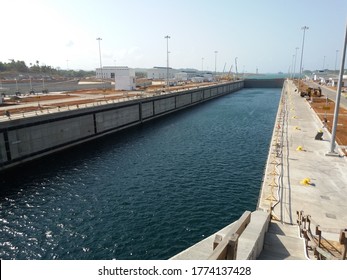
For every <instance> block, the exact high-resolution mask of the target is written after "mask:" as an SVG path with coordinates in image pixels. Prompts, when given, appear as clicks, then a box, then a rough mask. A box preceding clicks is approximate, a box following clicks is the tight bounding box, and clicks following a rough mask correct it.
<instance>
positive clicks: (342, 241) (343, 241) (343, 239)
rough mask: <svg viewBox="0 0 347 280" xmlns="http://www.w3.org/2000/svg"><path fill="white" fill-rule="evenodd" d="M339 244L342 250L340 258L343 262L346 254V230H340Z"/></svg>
mask: <svg viewBox="0 0 347 280" xmlns="http://www.w3.org/2000/svg"><path fill="white" fill-rule="evenodd" d="M339 241H340V244H343V245H344V246H343V249H342V256H341V259H342V260H345V259H346V254H347V230H346V229H345V230H341V232H340V238H339Z"/></svg>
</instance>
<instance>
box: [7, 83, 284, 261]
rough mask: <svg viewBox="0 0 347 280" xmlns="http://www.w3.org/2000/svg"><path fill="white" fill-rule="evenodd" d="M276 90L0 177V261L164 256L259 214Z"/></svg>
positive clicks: (249, 93)
mask: <svg viewBox="0 0 347 280" xmlns="http://www.w3.org/2000/svg"><path fill="white" fill-rule="evenodd" d="M279 98H280V89H244V90H241V91H239V92H236V93H233V94H229V95H226V96H224V97H220V98H217V99H215V100H212V101H209V102H207V103H204V104H201V105H199V106H196V107H193V108H189V109H187V110H184V111H181V112H178V113H175V114H173V115H170V116H167V117H163V118H161V119H158V120H155V121H152V122H149V123H146V124H144V125H142V126H138V127H135V128H132V129H128V130H126V131H124V132H121V133H115V134H112V135H109V136H106V137H104V138H102V139H98V140H96V141H93V142H90V143H87V144H84V145H81V146H79V147H75V148H72V149H69V150H67V151H64V152H61V153H58V154H56V155H53V156H49V157H47V158H44V159H42V160H38V161H36V162H33V163H31V164H28V165H27V166H25V167H22V168H18V169H16V170H13V171H12V172H11V173H8V174H6V175H5V174H1V175H0V176H1V178H0V186H1V188H0V258H1V259H82V260H84V259H92V260H96V259H103V260H106V259H142V260H144V259H168V258H170V257H171V256H173V255H175V254H177V253H179V252H180V251H182V250H184V249H186V248H187V247H189V246H191V245H193V244H194V243H196V242H198V241H200V240H201V239H203V238H205V237H207V236H209V235H211V234H213V233H214V232H215V231H217V230H219V229H220V228H222V227H224V226H226V225H227V224H229V223H231V222H233V221H234V220H235V219H237V218H238V217H239V216H240V215H241V214H242V213H243V212H244V211H245V210H255V209H256V204H257V200H258V195H259V191H260V187H261V180H262V176H263V171H264V167H265V163H266V158H267V153H268V149H269V145H270V139H271V135H272V130H273V126H274V122H275V116H276V112H277V108H278V103H279Z"/></svg>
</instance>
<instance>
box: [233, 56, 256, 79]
mask: <svg viewBox="0 0 347 280" xmlns="http://www.w3.org/2000/svg"><path fill="white" fill-rule="evenodd" d="M237 59H238V57H235V77H236V79H237ZM257 69H258V66H257ZM257 74H258V73H257Z"/></svg>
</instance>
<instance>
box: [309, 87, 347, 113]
mask: <svg viewBox="0 0 347 280" xmlns="http://www.w3.org/2000/svg"><path fill="white" fill-rule="evenodd" d="M305 83H306V84H307V85H308V86H309V87H313V88H317V87H320V88H321V89H322V93H323V95H324V96H327V97H328V98H329V99H331V100H332V101H334V102H335V101H336V91H335V90H333V89H330V88H328V87H326V86H322V85H319V84H317V83H315V82H312V81H307V82H305ZM340 106H342V107H344V108H345V109H347V98H346V97H345V94H344V93H341V99H340Z"/></svg>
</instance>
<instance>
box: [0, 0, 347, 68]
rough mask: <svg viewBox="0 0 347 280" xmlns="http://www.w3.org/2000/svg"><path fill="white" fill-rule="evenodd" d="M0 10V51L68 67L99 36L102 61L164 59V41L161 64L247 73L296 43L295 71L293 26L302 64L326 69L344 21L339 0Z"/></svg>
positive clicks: (133, 2)
mask: <svg viewBox="0 0 347 280" xmlns="http://www.w3.org/2000/svg"><path fill="white" fill-rule="evenodd" d="M0 10H1V17H0V20H1V23H2V28H1V32H0V34H1V36H0V38H1V39H0V61H2V62H9V59H14V60H23V61H25V62H26V64H27V65H28V66H29V65H30V63H33V64H34V63H36V61H39V64H40V65H42V64H44V65H50V66H52V67H55V68H58V67H59V68H61V69H74V70H79V69H83V70H95V68H96V67H99V66H100V59H99V43H100V50H101V61H102V65H103V66H114V65H118V66H128V67H131V68H151V67H154V66H166V63H167V43H168V45H169V52H170V53H169V63H170V64H169V65H170V67H173V68H195V69H198V70H202V69H203V70H211V71H214V69H215V67H216V68H217V71H223V70H224V71H226V72H228V71H229V70H230V69H231V71H235V58H236V57H237V67H238V72H243V71H245V72H247V73H252V72H253V73H254V72H255V71H256V69H257V68H258V69H259V72H260V73H277V72H279V71H281V72H284V73H287V72H288V71H291V70H292V68H293V65H294V61H295V53H296V48H297V47H298V48H299V49H298V51H297V56H296V58H297V59H296V71H297V72H298V71H299V65H300V58H301V49H302V48H301V47H302V41H303V30H302V29H301V28H302V27H303V26H308V27H309V29H308V30H306V32H305V46H304V56H303V68H304V69H309V70H316V69H321V68H323V67H324V68H329V69H332V70H334V69H335V64H337V69H339V65H340V60H341V53H342V48H343V43H344V36H345V30H346V23H347V1H346V0H329V1H323V0H315V1H313V0H199V1H197V0H170V1H167V0H156V1H155V0H11V1H9V0H0ZM166 35H169V36H170V39H165V38H164V37H165V36H166ZM96 38H102V40H101V41H98V40H96ZM336 50H338V52H336ZM215 51H217V53H215ZM336 58H337V60H336ZM336 61H337V63H336Z"/></svg>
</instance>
